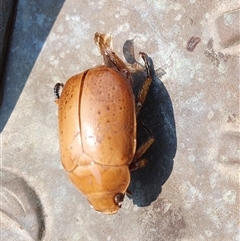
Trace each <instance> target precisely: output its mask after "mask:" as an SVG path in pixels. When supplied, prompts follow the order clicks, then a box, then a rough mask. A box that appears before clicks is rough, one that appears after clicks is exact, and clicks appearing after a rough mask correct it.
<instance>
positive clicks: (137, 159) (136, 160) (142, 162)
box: [129, 118, 154, 171]
mask: <svg viewBox="0 0 240 241" xmlns="http://www.w3.org/2000/svg"><path fill="white" fill-rule="evenodd" d="M138 120H140V122H141V124H142V126H143V127H144V128H145V130H146V131H147V132H149V134H150V135H152V133H151V131H150V130H149V129H148V128H147V127H146V126H145V124H144V123H143V121H142V119H141V118H138ZM153 142H154V138H153V136H151V137H150V138H149V139H148V140H147V141H146V142H145V143H144V144H143V145H141V146H140V147H139V148H138V149H137V151H136V152H135V155H134V157H133V161H132V163H131V164H130V165H129V169H130V171H134V170H136V169H138V168H141V167H145V166H146V165H147V164H148V160H147V159H144V158H141V157H142V155H143V154H144V153H145V152H146V151H147V150H148V148H149V147H150V146H151V145H152V144H153Z"/></svg>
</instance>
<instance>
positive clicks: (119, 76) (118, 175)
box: [54, 33, 154, 214]
mask: <svg viewBox="0 0 240 241" xmlns="http://www.w3.org/2000/svg"><path fill="white" fill-rule="evenodd" d="M95 43H96V44H97V46H98V47H99V49H100V52H101V54H102V55H103V58H104V63H105V65H101V66H97V67H95V68H91V69H88V70H86V71H84V72H82V73H80V74H78V75H75V76H73V77H71V78H70V79H69V80H68V81H67V83H66V85H65V86H64V87H63V84H59V83H58V84H56V85H55V88H54V93H55V98H56V102H57V103H58V105H59V109H58V116H59V117H58V118H59V119H58V121H59V137H60V149H61V160H62V164H63V167H64V168H65V170H66V171H67V173H68V176H69V178H70V179H71V180H72V182H73V183H74V184H75V186H76V187H77V188H78V189H79V190H80V191H81V192H82V193H83V194H84V195H86V197H87V198H88V200H89V202H90V203H91V205H92V206H93V207H94V208H95V209H96V210H97V211H100V212H104V213H106V214H113V213H116V212H117V211H118V209H119V208H120V207H121V203H122V201H123V199H124V195H125V193H126V192H127V188H128V185H129V182H130V172H129V171H130V170H135V169H137V168H139V167H143V166H145V165H146V164H147V160H145V159H140V157H141V156H142V154H143V153H144V152H145V151H146V150H147V149H148V148H149V146H150V145H151V144H152V143H153V141H154V139H153V138H152V137H151V138H150V139H149V140H148V141H147V142H146V143H145V144H144V145H143V146H141V147H140V148H139V149H138V150H137V151H136V118H137V115H138V112H139V110H140V109H141V106H142V104H143V102H144V100H145V98H146V95H147V92H148V89H149V86H150V84H151V81H152V80H151V77H150V73H149V69H148V63H147V60H146V59H147V58H146V57H147V55H146V54H144V53H140V54H141V56H142V58H143V60H144V61H145V64H146V69H147V72H148V78H147V79H146V81H145V84H144V86H143V88H142V91H140V93H139V95H138V96H137V98H136V100H135V97H134V94H133V91H132V77H131V73H130V71H129V69H128V68H127V66H126V65H125V64H124V62H123V61H122V60H121V59H120V58H119V57H118V56H117V55H116V54H115V53H114V52H113V51H112V47H111V46H112V39H111V36H110V35H108V34H99V33H96V34H95ZM60 87H63V89H62V93H61V96H60V95H59V88H60Z"/></svg>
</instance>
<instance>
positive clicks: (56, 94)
mask: <svg viewBox="0 0 240 241" xmlns="http://www.w3.org/2000/svg"><path fill="white" fill-rule="evenodd" d="M63 86H64V84H62V83H57V84H55V86H54V89H53V93H54V97H55V102H56V103H57V104H58V102H59V99H60V94H59V90H60V88H61V87H62V88H63Z"/></svg>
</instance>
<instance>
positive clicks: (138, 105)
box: [136, 52, 152, 116]
mask: <svg viewBox="0 0 240 241" xmlns="http://www.w3.org/2000/svg"><path fill="white" fill-rule="evenodd" d="M139 54H140V55H141V57H142V59H143V61H144V63H145V67H146V70H147V79H146V80H145V82H144V84H143V86H142V89H141V90H140V92H139V94H138V96H137V99H136V115H137V116H138V113H139V111H140V109H141V108H142V105H143V103H144V101H145V99H146V96H147V93H148V90H149V87H150V85H151V83H152V78H151V74H150V69H149V63H148V61H147V55H146V54H145V53H143V52H139Z"/></svg>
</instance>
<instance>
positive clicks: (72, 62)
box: [0, 0, 240, 241]
mask: <svg viewBox="0 0 240 241" xmlns="http://www.w3.org/2000/svg"><path fill="white" fill-rule="evenodd" d="M237 9H239V1H237V0H233V1H224V0H223V1H218V0H214V1H195V0H188V1H185V0H181V1H178V2H176V1H174V0H170V1H164V0H159V1H140V0H139V1H138V0H135V1H121V0H118V1H106V0H105V1H103V0H102V1H95V2H94V1H84V3H83V1H82V3H80V2H79V1H70V0H66V1H65V2H64V1H55V0H49V1H48V3H44V4H43V3H39V1H31V3H30V2H29V1H25V0H20V1H19V6H18V12H17V21H16V26H15V29H14V35H13V42H12V48H11V50H10V56H9V62H8V65H7V75H6V86H5V98H4V102H3V105H2V107H1V109H0V116H1V124H0V128H1V170H2V171H1V200H0V202H1V229H2V230H1V240H39V239H42V240H73V241H75V240H99V241H102V240H108V241H109V240H114V241H118V240H127V241H128V240H129V241H132V240H139V241H146V240H151V241H159V240H160V241H163V240H170V241H174V240H183V241H190V240H196V241H202V240H214V241H218V240H227V241H228V240H229V241H232V240H235V241H237V240H239V239H240V234H239V231H240V230H239V155H240V150H239V42H240V41H239V33H238V30H239V28H238V27H237V26H239V24H237V22H236V21H238V20H237V19H239V10H237ZM97 31H98V32H108V33H111V34H112V35H113V40H114V49H115V51H116V53H119V54H120V56H121V57H123V54H122V46H123V44H124V43H125V41H126V40H128V39H134V46H135V52H136V53H137V52H138V51H140V50H141V51H144V52H146V53H147V54H149V56H151V57H152V59H153V61H154V64H155V68H156V69H157V68H159V67H161V68H162V69H164V70H165V71H166V74H165V75H164V76H163V77H162V79H161V81H162V82H160V84H163V85H162V86H164V88H165V90H166V95H165V97H164V96H163V98H168V100H169V101H168V102H167V101H164V100H165V99H164V100H163V101H161V100H160V99H159V107H158V105H157V104H156V102H154V105H156V108H159V109H161V108H162V109H161V110H166V109H167V108H165V109H164V106H165V105H167V104H168V105H169V110H170V111H171V108H170V107H171V105H172V107H173V113H174V119H175V125H176V134H177V150H175V151H176V153H175V151H174V150H173V151H172V154H173V155H175V157H174V166H173V170H172V172H171V175H170V177H169V178H168V175H166V176H165V178H163V177H162V176H161V175H160V176H159V183H161V184H163V183H164V181H166V179H167V178H168V179H167V181H166V183H165V184H164V185H163V186H162V190H158V192H159V196H158V198H157V199H156V200H155V198H152V199H149V200H150V202H151V201H152V202H151V203H150V204H148V203H147V202H145V203H143V205H142V206H143V207H141V204H142V203H141V202H140V203H138V201H139V200H140V199H141V197H137V198H136V199H135V201H134V197H133V200H132V199H129V198H127V197H126V198H125V200H124V203H123V206H122V208H121V210H120V211H119V212H118V213H117V214H116V215H113V216H106V215H104V214H101V213H97V212H96V211H94V210H93V209H92V208H90V206H89V204H88V202H87V200H86V198H85V197H84V196H83V195H81V194H80V193H79V192H78V191H77V190H76V189H75V187H74V186H73V185H72V184H71V183H70V181H69V180H68V178H67V176H66V173H65V172H64V170H63V167H62V166H61V163H60V155H59V145H58V133H57V106H56V104H55V103H54V101H53V86H54V84H55V83H56V82H65V81H66V80H67V79H68V78H69V77H71V76H72V75H74V74H76V73H80V72H81V71H83V70H85V69H87V68H89V67H92V66H95V65H97V64H101V63H102V58H101V56H100V54H99V52H98V50H97V47H96V46H95V45H94V42H93V35H94V33H95V32H97ZM225 33H230V34H225ZM192 36H194V37H198V38H200V39H201V40H200V42H199V43H198V44H197V45H196V46H195V48H194V43H197V38H193V42H191V43H189V42H188V41H189V40H190V39H191V37H192ZM194 40H195V41H194ZM187 45H188V46H189V47H188V49H189V50H190V51H188V50H187ZM137 58H138V56H137ZM138 60H139V58H138ZM155 90H156V91H155V92H154V88H153V89H152V91H153V92H154V95H151V94H150V95H149V97H148V98H149V99H148V103H147V105H148V106H149V108H150V109H151V99H153V96H155V97H156V96H158V94H159V96H160V94H162V93H163V92H162V91H159V90H158V89H155ZM159 96H158V97H159ZM169 97H170V98H169ZM156 100H158V98H154V101H156ZM159 109H158V110H159ZM161 113H166V112H164V111H163V112H161ZM151 117H153V119H152V120H151V121H150V119H151ZM144 118H145V119H144V121H145V122H147V123H150V124H149V126H148V127H149V128H150V129H151V128H154V127H155V126H156V125H158V121H155V122H154V121H153V120H155V118H156V116H155V117H154V114H153V115H152V114H151V113H149V115H148V116H147V117H146V116H145V117H144ZM148 118H149V122H148ZM159 118H160V116H159ZM161 118H162V119H159V121H161V120H163V119H164V118H165V116H164V115H162V117H161ZM165 120H166V119H165ZM171 120H172V118H171ZM165 123H167V122H165ZM168 124H169V123H167V124H166V126H167V127H168ZM173 124H174V122H173ZM166 126H163V128H160V127H158V128H157V130H158V131H163V133H165V134H166V130H168V128H165V127H166ZM164 128H165V129H164ZM164 130H165V131H164ZM155 132H156V131H154V132H153V134H156V135H158V133H155ZM173 133H174V131H173ZM174 138H175V137H174V134H173V135H172V136H171V135H169V136H168V137H167V135H166V142H167V143H171V144H170V145H172V146H173V148H175V147H176V146H175V145H174V143H175V144H176V139H174ZM155 145H156V146H155V148H158V149H159V150H161V151H162V153H163V155H165V153H166V152H165V149H167V148H168V146H166V147H165V146H164V144H163V143H162V142H158V141H157V142H156V144H155ZM168 153H171V151H169V152H168ZM148 155H149V157H150V161H151V158H152V157H154V155H153V154H152V153H151V151H150V153H149V154H148ZM170 156H171V155H169V156H167V155H166V156H164V157H159V160H160V161H162V160H167V158H169V161H172V160H171V158H170ZM164 158H166V159H164ZM172 158H173V157H172ZM154 160H155V158H154ZM154 160H153V161H154ZM165 164H166V163H163V167H165V166H164V165H165ZM146 170H149V168H148V167H146ZM146 170H145V171H146ZM169 170H170V171H171V168H170V169H169ZM139 171H141V172H144V170H139ZM160 174H162V175H164V168H163V170H162V172H160ZM169 174H170V173H169ZM136 175H137V174H136ZM150 175H151V173H150V174H149V178H151V177H150ZM134 178H135V180H137V177H136V176H135V177H134ZM147 182H148V180H146V183H147ZM159 183H158V179H155V183H153V185H152V188H154V187H156V186H158V185H159ZM131 185H132V187H135V189H138V193H139V190H144V180H142V179H141V182H140V183H139V182H137V181H136V182H132V183H131ZM149 187H150V186H149ZM146 191H147V190H146ZM142 193H144V192H142ZM149 193H151V191H150V192H149ZM143 200H145V199H144V198H143ZM153 200H155V201H153Z"/></svg>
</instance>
